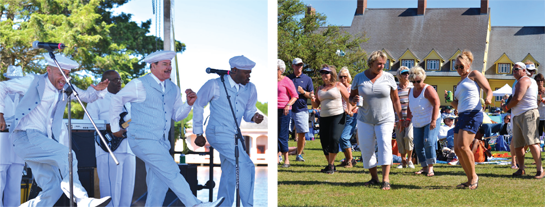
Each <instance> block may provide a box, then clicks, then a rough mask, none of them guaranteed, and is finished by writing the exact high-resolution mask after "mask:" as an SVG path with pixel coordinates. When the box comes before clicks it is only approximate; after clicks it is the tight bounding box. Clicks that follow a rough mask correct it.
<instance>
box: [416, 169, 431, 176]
mask: <svg viewBox="0 0 545 207" xmlns="http://www.w3.org/2000/svg"><path fill="white" fill-rule="evenodd" d="M427 170H428V169H424V168H422V169H421V170H419V171H416V172H414V174H417V175H422V173H427V172H428V171H427Z"/></svg>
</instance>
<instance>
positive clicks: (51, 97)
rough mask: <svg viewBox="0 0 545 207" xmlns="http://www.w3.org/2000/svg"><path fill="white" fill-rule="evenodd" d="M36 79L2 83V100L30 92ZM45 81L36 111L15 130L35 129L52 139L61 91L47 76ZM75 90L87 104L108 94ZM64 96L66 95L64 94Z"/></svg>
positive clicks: (24, 78) (0, 111)
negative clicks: (54, 115)
mask: <svg viewBox="0 0 545 207" xmlns="http://www.w3.org/2000/svg"><path fill="white" fill-rule="evenodd" d="M35 77H36V76H35V75H27V76H25V77H22V78H16V79H11V80H9V81H3V82H0V100H3V99H4V98H5V97H6V94H9V93H16V94H20V95H25V93H26V92H27V91H28V87H29V86H30V85H31V84H32V81H33V80H34V78H35ZM45 79H46V80H45V89H44V93H43V95H42V100H41V102H40V103H39V104H38V106H36V108H35V109H34V110H32V111H31V112H30V114H28V115H27V116H25V117H23V118H22V119H21V121H20V122H19V124H18V126H17V128H15V129H14V130H28V129H35V130H38V131H40V132H43V133H46V134H47V135H48V137H49V138H51V125H52V122H53V112H54V110H55V107H56V106H57V101H58V99H59V95H60V93H61V91H60V90H58V89H56V88H55V86H53V84H52V83H51V81H49V78H48V77H47V75H46V76H45ZM74 88H75V89H76V91H77V92H78V94H79V97H80V99H81V100H82V101H85V102H89V100H94V99H97V97H98V98H102V97H104V95H105V94H106V90H102V91H96V90H95V89H94V88H92V87H89V88H87V91H83V90H81V89H79V88H78V87H76V86H75V85H74ZM63 96H66V95H64V94H63ZM64 98H67V97H64ZM72 98H75V96H74V94H72ZM3 112H4V103H3V102H0V113H3ZM57 139H58V138H57Z"/></svg>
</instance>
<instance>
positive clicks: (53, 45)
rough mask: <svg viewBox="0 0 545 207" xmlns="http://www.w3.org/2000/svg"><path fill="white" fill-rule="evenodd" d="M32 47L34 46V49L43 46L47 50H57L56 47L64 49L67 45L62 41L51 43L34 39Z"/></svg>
mask: <svg viewBox="0 0 545 207" xmlns="http://www.w3.org/2000/svg"><path fill="white" fill-rule="evenodd" d="M32 48H34V49H40V48H43V49H46V50H56V49H59V50H62V49H64V48H65V46H64V44H62V43H49V42H38V41H34V42H32Z"/></svg>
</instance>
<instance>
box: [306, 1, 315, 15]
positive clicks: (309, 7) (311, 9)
mask: <svg viewBox="0 0 545 207" xmlns="http://www.w3.org/2000/svg"><path fill="white" fill-rule="evenodd" d="M306 15H316V9H315V8H314V7H312V5H310V4H309V5H307V13H306Z"/></svg>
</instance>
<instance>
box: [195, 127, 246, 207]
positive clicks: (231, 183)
mask: <svg viewBox="0 0 545 207" xmlns="http://www.w3.org/2000/svg"><path fill="white" fill-rule="evenodd" d="M206 135H207V137H206V138H207V140H208V143H210V145H212V147H214V149H216V150H217V151H218V152H219V153H220V159H221V179H220V185H219V189H218V198H220V197H224V198H225V200H224V201H223V203H222V205H221V206H229V207H231V206H233V203H234V202H235V187H236V166H235V163H236V160H235V140H234V139H235V137H234V135H232V134H230V133H225V132H224V131H221V130H218V131H217V132H214V131H213V130H210V129H208V131H207V132H206ZM238 148H239V172H240V173H239V189H240V201H241V204H242V206H253V205H254V183H255V165H254V163H253V162H252V160H251V159H250V156H248V154H247V153H246V152H245V151H244V150H243V148H242V143H240V142H239V144H238Z"/></svg>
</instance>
